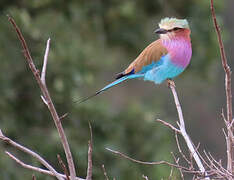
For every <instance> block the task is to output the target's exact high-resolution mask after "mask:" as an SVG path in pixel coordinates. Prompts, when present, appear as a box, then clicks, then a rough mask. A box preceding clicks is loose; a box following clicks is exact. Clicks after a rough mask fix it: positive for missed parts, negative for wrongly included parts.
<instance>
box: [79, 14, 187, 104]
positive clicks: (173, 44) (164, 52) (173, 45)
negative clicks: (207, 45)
mask: <svg viewBox="0 0 234 180" xmlns="http://www.w3.org/2000/svg"><path fill="white" fill-rule="evenodd" d="M155 33H157V34H159V35H160V39H158V40H156V41H154V42H152V43H151V44H150V45H148V46H147V47H146V48H145V49H144V50H143V51H142V52H141V53H140V55H139V56H138V57H137V58H136V59H135V60H134V61H133V62H132V63H131V64H130V65H129V66H128V67H127V69H125V70H124V71H123V72H121V73H119V74H117V76H116V81H114V82H112V83H110V84H108V85H107V86H105V87H104V88H102V89H101V90H99V91H97V92H96V93H95V94H93V95H91V96H89V97H86V98H84V99H83V100H81V101H80V102H84V101H86V100H88V99H89V98H91V97H93V96H96V95H98V94H100V93H102V92H104V91H106V90H107V89H109V88H111V87H113V86H115V85H117V84H119V83H121V82H123V81H126V80H127V79H137V78H141V79H144V80H145V81H153V82H154V83H155V84H160V83H162V82H163V81H164V80H166V79H173V78H174V77H176V76H178V75H179V74H181V73H182V72H183V71H184V70H185V68H186V67H187V66H188V64H189V62H190V59H191V55H192V48H191V41H190V28H189V25H188V22H187V20H186V19H176V18H168V17H167V18H164V19H162V20H161V22H160V23H159V29H157V30H156V31H155Z"/></svg>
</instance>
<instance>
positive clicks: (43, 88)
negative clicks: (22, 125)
mask: <svg viewBox="0 0 234 180" xmlns="http://www.w3.org/2000/svg"><path fill="white" fill-rule="evenodd" d="M8 20H9V21H10V23H11V24H12V25H13V27H14V29H15V31H16V33H17V35H18V38H19V40H20V42H21V45H22V47H23V50H24V55H25V58H26V60H27V62H28V64H29V67H30V69H31V71H32V73H33V75H34V77H35V79H36V81H37V83H38V85H39V87H40V89H41V92H42V94H43V96H44V99H45V102H47V107H48V109H49V111H50V113H51V116H52V117H53V120H54V123H55V126H56V128H57V130H58V133H59V136H60V139H61V142H62V145H63V149H64V151H65V154H66V159H67V163H68V167H69V171H70V175H71V180H74V179H75V177H76V171H75V166H74V162H73V158H72V154H71V151H70V147H69V144H68V141H67V137H66V135H65V132H64V129H63V127H62V124H61V121H60V119H59V116H58V113H57V111H56V109H55V107H54V104H53V102H52V99H51V97H50V94H49V91H48V89H47V87H46V84H44V83H43V82H42V80H41V78H40V74H39V70H37V69H36V67H35V65H34V63H33V60H32V57H31V54H30V51H29V49H28V46H27V43H26V41H25V39H24V37H23V35H22V33H21V31H20V29H19V28H18V26H17V25H16V23H15V21H14V19H13V18H11V17H10V16H8ZM48 49H49V48H48Z"/></svg>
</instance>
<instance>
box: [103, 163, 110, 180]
mask: <svg viewBox="0 0 234 180" xmlns="http://www.w3.org/2000/svg"><path fill="white" fill-rule="evenodd" d="M102 170H103V174H104V176H105V180H109V177H108V175H107V173H106V169H105V166H104V164H103V165H102Z"/></svg>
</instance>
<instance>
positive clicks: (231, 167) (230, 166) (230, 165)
mask: <svg viewBox="0 0 234 180" xmlns="http://www.w3.org/2000/svg"><path fill="white" fill-rule="evenodd" d="M210 7H211V15H212V19H213V23H214V27H215V31H216V34H217V38H218V42H219V49H220V55H221V61H222V65H223V69H224V72H225V92H226V103H227V121H226V123H225V124H226V128H227V134H228V135H227V139H226V144H227V170H228V171H230V172H231V173H233V172H234V161H233V156H234V147H233V146H234V142H233V138H234V137H233V114H232V89H231V88H232V85H231V73H232V72H231V69H230V67H229V65H228V63H227V58H226V53H225V50H224V45H223V40H222V36H221V31H220V27H219V25H218V22H217V19H216V14H215V9H214V1H213V0H210ZM224 119H225V118H224Z"/></svg>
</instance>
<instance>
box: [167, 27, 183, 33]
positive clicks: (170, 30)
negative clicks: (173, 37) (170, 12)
mask: <svg viewBox="0 0 234 180" xmlns="http://www.w3.org/2000/svg"><path fill="white" fill-rule="evenodd" d="M180 29H183V28H179V27H175V28H173V29H169V30H167V31H168V32H172V31H177V30H180Z"/></svg>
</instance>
